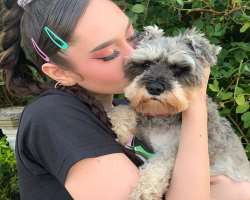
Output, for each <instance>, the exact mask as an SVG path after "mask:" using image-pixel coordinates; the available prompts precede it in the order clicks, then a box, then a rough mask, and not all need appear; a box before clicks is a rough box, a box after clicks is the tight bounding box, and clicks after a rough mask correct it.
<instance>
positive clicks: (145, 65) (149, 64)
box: [142, 61, 153, 68]
mask: <svg viewBox="0 0 250 200" xmlns="http://www.w3.org/2000/svg"><path fill="white" fill-rule="evenodd" d="M152 64H153V62H152V61H145V62H144V63H142V66H143V67H144V68H149V67H150V66H151V65H152Z"/></svg>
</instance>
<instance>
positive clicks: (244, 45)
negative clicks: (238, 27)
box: [231, 42, 250, 51]
mask: <svg viewBox="0 0 250 200" xmlns="http://www.w3.org/2000/svg"><path fill="white" fill-rule="evenodd" d="M231 45H232V46H233V47H240V48H241V49H242V50H244V51H250V43H246V42H232V43H231Z"/></svg>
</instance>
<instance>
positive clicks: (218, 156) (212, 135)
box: [208, 98, 250, 182]
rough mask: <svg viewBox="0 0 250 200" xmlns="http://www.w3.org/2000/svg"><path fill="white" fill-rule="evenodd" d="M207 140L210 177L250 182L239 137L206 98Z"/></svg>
mask: <svg viewBox="0 0 250 200" xmlns="http://www.w3.org/2000/svg"><path fill="white" fill-rule="evenodd" d="M208 134H209V135H208V138H209V158H210V166H211V175H225V176H228V177H230V178H231V179H233V180H235V181H249V182H250V163H249V161H248V159H247V155H246V153H245V150H244V148H243V145H242V143H241V141H240V139H239V137H238V136H237V135H236V134H235V133H234V131H233V128H232V127H231V125H230V123H229V121H228V120H227V119H226V118H223V117H221V116H220V115H219V113H218V111H217V105H216V104H215V103H214V102H213V101H212V100H211V99H210V98H208Z"/></svg>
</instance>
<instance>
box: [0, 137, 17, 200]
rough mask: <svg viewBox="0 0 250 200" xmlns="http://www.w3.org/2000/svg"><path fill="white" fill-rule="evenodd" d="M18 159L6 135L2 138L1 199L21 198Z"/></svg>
mask: <svg viewBox="0 0 250 200" xmlns="http://www.w3.org/2000/svg"><path fill="white" fill-rule="evenodd" d="M16 174H17V169H16V160H15V155H14V152H13V150H12V149H11V148H10V146H9V145H8V142H7V141H6V137H3V138H1V139H0V199H3V200H15V199H19V194H18V185H17V175H16Z"/></svg>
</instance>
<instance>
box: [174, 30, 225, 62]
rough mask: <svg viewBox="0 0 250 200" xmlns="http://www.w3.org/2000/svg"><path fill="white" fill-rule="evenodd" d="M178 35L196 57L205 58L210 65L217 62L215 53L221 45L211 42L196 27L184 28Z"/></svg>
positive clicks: (219, 49)
mask: <svg viewBox="0 0 250 200" xmlns="http://www.w3.org/2000/svg"><path fill="white" fill-rule="evenodd" d="M179 37H180V40H182V41H184V42H185V43H186V44H187V45H188V46H189V48H190V49H191V50H193V51H194V52H195V55H196V57H197V58H199V59H202V60H205V61H206V62H208V63H209V64H210V66H212V65H215V64H216V63H217V55H218V54H219V53H220V51H221V47H220V46H216V45H213V44H211V43H210V42H209V41H208V39H207V38H205V35H204V34H203V33H201V32H199V31H197V29H196V28H192V29H188V30H186V31H185V32H184V33H183V34H181V35H180V36H179Z"/></svg>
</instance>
